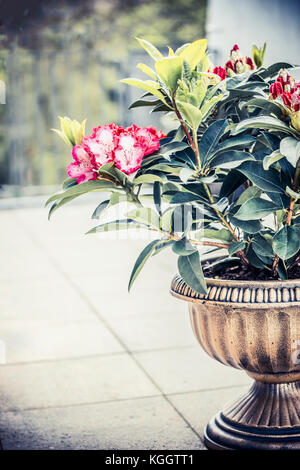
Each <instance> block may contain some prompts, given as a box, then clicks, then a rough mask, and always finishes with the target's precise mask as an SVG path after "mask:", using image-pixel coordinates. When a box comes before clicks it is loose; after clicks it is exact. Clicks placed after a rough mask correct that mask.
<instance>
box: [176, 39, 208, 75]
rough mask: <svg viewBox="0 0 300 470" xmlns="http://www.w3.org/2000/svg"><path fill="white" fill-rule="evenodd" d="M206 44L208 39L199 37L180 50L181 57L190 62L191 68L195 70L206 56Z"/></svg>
mask: <svg viewBox="0 0 300 470" xmlns="http://www.w3.org/2000/svg"><path fill="white" fill-rule="evenodd" d="M206 46H207V40H206V39H199V40H197V41H194V42H192V43H191V44H189V45H188V46H186V47H184V49H183V50H181V51H180V57H182V59H183V60H185V61H186V62H187V63H188V64H189V66H190V68H191V70H194V68H195V67H196V66H197V65H198V64H199V62H200V61H201V59H203V57H204V56H205V51H206Z"/></svg>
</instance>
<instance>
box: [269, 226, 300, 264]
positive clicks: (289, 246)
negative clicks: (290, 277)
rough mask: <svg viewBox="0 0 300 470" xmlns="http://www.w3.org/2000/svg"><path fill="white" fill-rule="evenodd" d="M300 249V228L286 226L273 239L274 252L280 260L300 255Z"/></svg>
mask: <svg viewBox="0 0 300 470" xmlns="http://www.w3.org/2000/svg"><path fill="white" fill-rule="evenodd" d="M299 249H300V228H299V227H295V226H291V225H285V226H284V227H282V228H281V229H280V230H279V232H277V233H276V234H275V235H274V238H273V250H274V251H275V253H276V255H278V256H279V258H281V259H283V260H286V259H289V258H291V257H292V256H294V255H295V254H296V253H298V251H299Z"/></svg>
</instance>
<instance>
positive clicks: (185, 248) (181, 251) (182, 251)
mask: <svg viewBox="0 0 300 470" xmlns="http://www.w3.org/2000/svg"><path fill="white" fill-rule="evenodd" d="M172 250H173V252H174V253H176V255H180V256H188V255H190V254H191V253H194V252H195V251H197V248H195V247H194V246H193V245H192V244H191V243H190V241H189V240H188V239H187V238H186V237H183V238H181V240H177V241H176V242H175V243H174V244H173V246H172Z"/></svg>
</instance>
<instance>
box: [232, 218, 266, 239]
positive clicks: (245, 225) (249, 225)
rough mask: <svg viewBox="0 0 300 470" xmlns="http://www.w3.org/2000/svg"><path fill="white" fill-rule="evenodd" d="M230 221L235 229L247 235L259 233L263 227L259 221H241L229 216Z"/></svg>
mask: <svg viewBox="0 0 300 470" xmlns="http://www.w3.org/2000/svg"><path fill="white" fill-rule="evenodd" d="M229 220H230V222H231V223H232V225H234V226H235V227H238V228H240V229H242V230H243V231H244V232H247V233H251V234H254V233H258V232H260V231H261V230H262V228H263V226H262V224H261V223H260V222H259V220H247V221H246V220H240V219H237V218H236V217H234V216H233V215H230V214H229Z"/></svg>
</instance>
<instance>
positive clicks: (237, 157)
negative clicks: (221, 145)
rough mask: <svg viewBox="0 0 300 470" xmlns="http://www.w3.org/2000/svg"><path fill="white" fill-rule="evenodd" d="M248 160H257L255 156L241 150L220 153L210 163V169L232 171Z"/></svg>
mask: <svg viewBox="0 0 300 470" xmlns="http://www.w3.org/2000/svg"><path fill="white" fill-rule="evenodd" d="M247 160H255V159H254V157H253V155H251V153H248V152H243V151H241V150H228V151H227V152H222V153H219V154H218V155H217V156H215V157H213V158H212V159H211V161H210V162H209V167H210V168H224V169H231V168H236V167H238V166H239V165H240V164H241V163H242V162H244V161H247Z"/></svg>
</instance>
